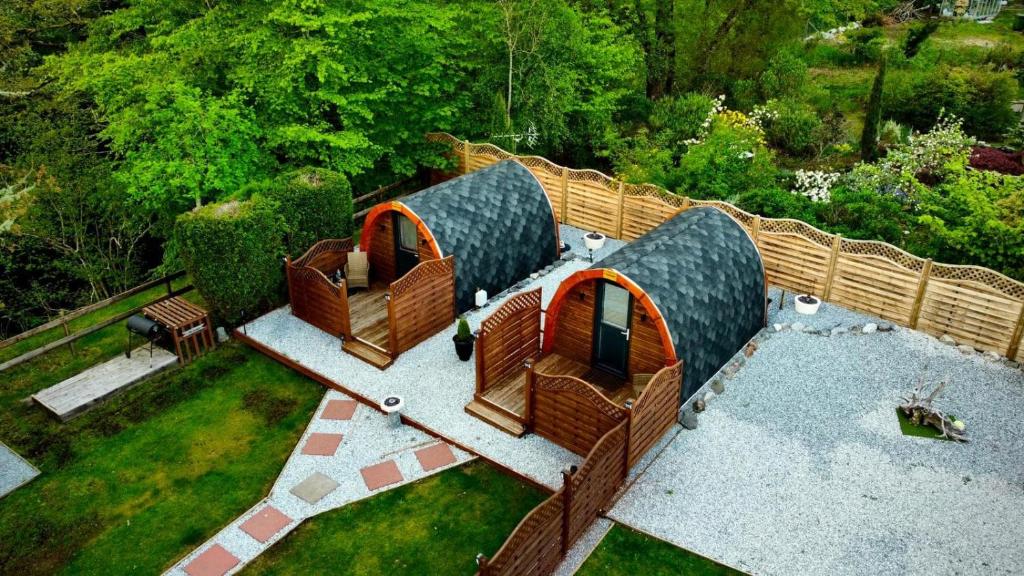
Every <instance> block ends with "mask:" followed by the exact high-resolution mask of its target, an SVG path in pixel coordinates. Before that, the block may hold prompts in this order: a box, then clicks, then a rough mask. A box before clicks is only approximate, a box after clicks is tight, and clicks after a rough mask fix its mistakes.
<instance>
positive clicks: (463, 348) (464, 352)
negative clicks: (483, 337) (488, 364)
mask: <svg viewBox="0 0 1024 576" xmlns="http://www.w3.org/2000/svg"><path fill="white" fill-rule="evenodd" d="M475 341H476V338H475V337H474V338H470V339H469V340H459V337H458V336H452V342H455V353H456V354H458V355H459V360H462V361H463V362H469V359H470V358H472V357H473V343H474V342H475Z"/></svg>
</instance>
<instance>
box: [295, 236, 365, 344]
mask: <svg viewBox="0 0 1024 576" xmlns="http://www.w3.org/2000/svg"><path fill="white" fill-rule="evenodd" d="M351 251H352V239H351V238H345V239H342V240H321V241H319V242H317V243H316V244H314V245H313V246H312V247H311V248H310V249H309V250H307V251H306V253H305V254H303V255H302V256H300V257H299V258H297V259H296V260H295V261H292V260H291V259H287V260H286V265H285V272H286V274H287V278H288V301H289V302H290V303H291V308H292V314H294V315H295V316H296V317H297V318H301V319H302V320H305V321H306V322H309V323H310V324H312V325H313V326H316V327H317V328H319V329H321V330H323V331H324V332H327V333H328V334H331V335H333V336H343V337H345V338H351V337H352V334H351V329H350V327H349V321H348V292H347V290H346V286H345V282H344V281H342V282H341V284H335V283H334V282H332V281H331V280H330V279H329V278H328V277H327V274H333V273H334V271H335V270H338V269H340V268H343V267H344V266H345V264H346V263H347V262H348V253H349V252H351Z"/></svg>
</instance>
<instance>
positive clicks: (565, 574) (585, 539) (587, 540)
mask: <svg viewBox="0 0 1024 576" xmlns="http://www.w3.org/2000/svg"><path fill="white" fill-rule="evenodd" d="M614 525H615V523H614V522H612V521H611V520H609V519H607V518H598V519H597V520H594V523H593V524H591V525H590V528H588V529H587V531H586V532H585V533H584V534H583V536H582V537H581V538H580V539H579V540H577V541H576V543H575V544H573V546H572V548H570V549H569V552H567V553H566V555H565V558H563V559H562V562H561V563H560V564H559V565H558V568H555V571H554V573H553V574H552V576H572V575H573V574H575V573H576V572H577V571H578V570H579V569H580V567H582V566H583V563H584V562H586V561H587V558H590V555H591V554H593V553H594V550H596V549H597V547H598V545H599V544H601V541H602V540H604V537H605V536H607V535H608V531H609V530H611V529H612V526H614Z"/></svg>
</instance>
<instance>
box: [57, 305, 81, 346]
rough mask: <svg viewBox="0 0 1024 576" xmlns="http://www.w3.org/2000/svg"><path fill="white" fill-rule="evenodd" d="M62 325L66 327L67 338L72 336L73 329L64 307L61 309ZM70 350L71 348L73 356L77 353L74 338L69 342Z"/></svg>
mask: <svg viewBox="0 0 1024 576" xmlns="http://www.w3.org/2000/svg"><path fill="white" fill-rule="evenodd" d="M60 325H61V326H62V327H63V328H64V337H65V338H66V337H68V336H71V329H70V328H68V320H67V311H66V310H64V309H63V308H61V309H60ZM68 350H71V355H72V356H76V355H77V352H75V342H74V341H73V340H72V341H71V342H68Z"/></svg>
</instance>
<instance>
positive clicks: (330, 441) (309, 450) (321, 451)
mask: <svg viewBox="0 0 1024 576" xmlns="http://www.w3.org/2000/svg"><path fill="white" fill-rule="evenodd" d="M339 444H341V434H322V433H320V432H314V433H312V434H310V435H309V439H308V440H306V445H305V446H303V447H302V453H303V454H309V455H311V456H334V453H335V452H337V451H338V445H339Z"/></svg>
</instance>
